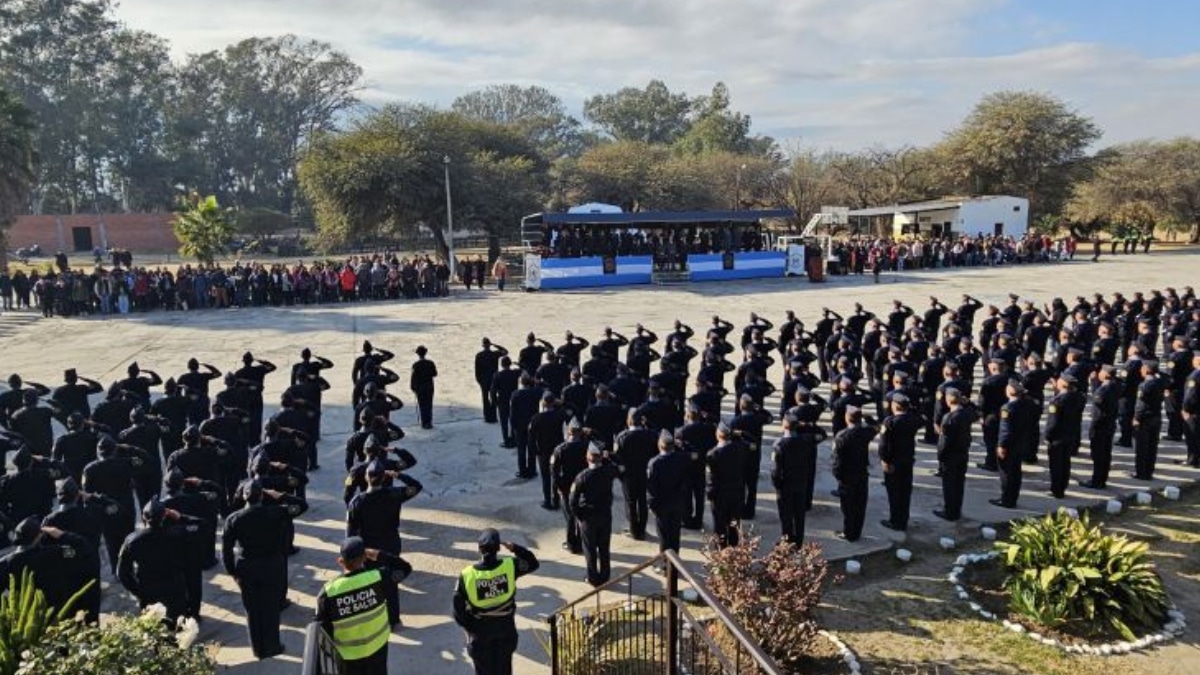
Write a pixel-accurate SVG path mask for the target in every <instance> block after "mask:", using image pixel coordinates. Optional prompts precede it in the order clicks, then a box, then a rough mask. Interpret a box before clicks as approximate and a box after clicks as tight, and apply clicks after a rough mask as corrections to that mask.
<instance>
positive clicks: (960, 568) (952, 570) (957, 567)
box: [950, 565, 967, 574]
mask: <svg viewBox="0 0 1200 675" xmlns="http://www.w3.org/2000/svg"><path fill="white" fill-rule="evenodd" d="M965 569H967V568H966V567H964V566H960V565H955V566H954V567H952V568H950V573H951V574H962V573H963V570H965Z"/></svg>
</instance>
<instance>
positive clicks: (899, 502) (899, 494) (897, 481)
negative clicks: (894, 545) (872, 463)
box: [883, 464, 913, 530]
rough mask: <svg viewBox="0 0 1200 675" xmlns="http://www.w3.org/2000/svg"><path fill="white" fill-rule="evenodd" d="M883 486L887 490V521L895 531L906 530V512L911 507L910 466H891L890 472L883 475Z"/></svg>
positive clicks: (911, 485)
mask: <svg viewBox="0 0 1200 675" xmlns="http://www.w3.org/2000/svg"><path fill="white" fill-rule="evenodd" d="M883 485H884V487H885V488H887V496H888V520H889V521H891V523H892V525H894V526H895V527H896V529H899V530H904V529H907V528H908V512H909V508H910V506H911V505H912V491H913V468H912V465H911V464H910V465H900V464H893V465H892V472H891V473H885V474H883Z"/></svg>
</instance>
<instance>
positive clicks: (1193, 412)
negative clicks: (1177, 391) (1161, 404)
mask: <svg viewBox="0 0 1200 675" xmlns="http://www.w3.org/2000/svg"><path fill="white" fill-rule="evenodd" d="M1191 367H1192V372H1191V374H1189V375H1188V376H1187V379H1186V380H1184V383H1183V400H1182V401H1181V403H1180V417H1181V419H1182V421H1183V439H1184V441H1186V442H1187V459H1185V460H1184V463H1185V464H1187V465H1188V466H1191V467H1194V468H1200V350H1198V351H1195V352H1192V365H1191Z"/></svg>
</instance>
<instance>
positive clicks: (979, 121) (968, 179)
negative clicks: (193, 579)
mask: <svg viewBox="0 0 1200 675" xmlns="http://www.w3.org/2000/svg"><path fill="white" fill-rule="evenodd" d="M1099 138H1100V129H1099V128H1098V127H1097V126H1096V125H1095V123H1093V122H1092V120H1091V119H1090V118H1088V117H1085V116H1083V115H1081V114H1080V113H1078V112H1077V111H1075V110H1073V109H1071V108H1070V107H1069V106H1068V105H1067V104H1066V103H1064V102H1063V101H1061V100H1059V99H1058V98H1055V97H1054V96H1052V95H1049V94H1042V93H1037V92H1028V91H1000V92H996V93H993V94H989V95H987V96H985V97H984V98H983V100H981V101H980V102H979V104H978V105H976V106H975V109H974V110H973V111H972V112H971V114H970V115H968V116H967V119H966V120H965V121H964V122H963V123H962V125H961V126H959V127H958V128H957V129H955V130H953V131H951V132H950V133H949V134H948V135H947V136H946V139H945V140H944V141H943V142H942V143H941V145H940V146H939V148H938V152H939V156H940V161H941V163H942V164H943V165H944V166H945V167H946V169H947V170H948V175H949V178H950V179H951V180H952V181H953V182H954V183H955V184H956V185H958V186H959V187H960V188H962V189H964V190H966V191H968V192H972V193H976V194H988V193H991V194H997V193H1010V194H1014V195H1017V196H1021V197H1025V198H1027V199H1029V203H1030V211H1031V213H1032V215H1033V216H1035V217H1036V216H1037V215H1040V214H1042V213H1054V212H1057V210H1058V209H1059V208H1060V207H1061V205H1062V203H1063V201H1064V200H1065V199H1066V198H1067V196H1068V195H1069V189H1070V184H1071V181H1072V179H1073V178H1074V177H1075V176H1076V174H1077V172H1079V171H1080V170H1081V169H1082V168H1084V167H1082V166H1081V163H1082V162H1083V160H1084V159H1085V158H1086V153H1087V149H1088V147H1089V146H1090V145H1091V144H1092V143H1093V142H1095V141H1096V140H1098V139H1099Z"/></svg>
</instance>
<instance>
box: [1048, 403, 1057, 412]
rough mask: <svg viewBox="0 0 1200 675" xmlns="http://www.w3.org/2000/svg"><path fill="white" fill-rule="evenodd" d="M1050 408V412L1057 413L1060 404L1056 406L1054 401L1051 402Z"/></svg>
mask: <svg viewBox="0 0 1200 675" xmlns="http://www.w3.org/2000/svg"><path fill="white" fill-rule="evenodd" d="M1048 410H1049V411H1050V412H1052V413H1056V412H1058V406H1056V405H1054V404H1053V403H1051V404H1050V407H1049V408H1048Z"/></svg>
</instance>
